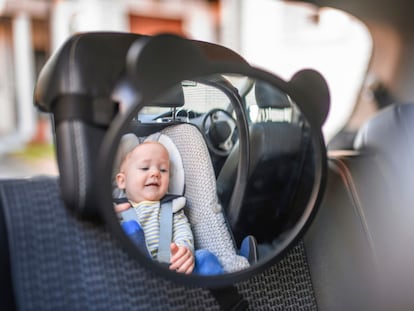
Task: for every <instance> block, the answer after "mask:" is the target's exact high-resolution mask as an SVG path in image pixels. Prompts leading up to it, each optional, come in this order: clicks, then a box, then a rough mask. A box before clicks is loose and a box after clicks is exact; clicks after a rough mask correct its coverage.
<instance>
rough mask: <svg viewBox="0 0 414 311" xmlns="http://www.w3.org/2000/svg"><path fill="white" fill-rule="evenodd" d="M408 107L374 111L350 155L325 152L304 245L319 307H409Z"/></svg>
mask: <svg viewBox="0 0 414 311" xmlns="http://www.w3.org/2000/svg"><path fill="white" fill-rule="evenodd" d="M412 133H414V105H412V104H406V105H393V106H390V107H387V108H385V109H384V110H382V111H380V112H379V113H378V114H377V115H376V116H374V117H373V118H372V119H371V120H369V121H368V122H367V123H366V124H365V125H364V126H363V127H362V128H361V129H360V130H359V132H358V134H357V138H356V141H355V143H354V148H355V149H354V150H353V151H349V150H347V151H340V150H338V151H331V153H330V163H329V165H330V170H329V175H328V183H327V190H326V192H325V193H326V195H325V198H324V200H323V204H322V205H321V207H320V210H319V213H318V214H317V216H316V218H315V221H314V224H313V226H311V228H310V229H309V231H308V232H307V234H306V236H305V239H304V241H305V245H306V249H307V254H308V258H309V263H310V269H311V274H312V275H313V281H314V286H315V293H316V296H317V300H318V305H319V307H320V309H321V310H412V309H413V306H414V299H413V297H414V295H413V293H414V291H413V288H414V274H413V271H414V264H413V263H414V251H413V248H412V247H411V246H410V245H412V244H413V243H414V232H413V230H412V219H413V216H414V214H413V213H414V209H413V208H412V207H413V206H412V202H413V201H414V193H413V191H412V185H413V184H414V177H413V176H414V175H413V174H412V170H410V169H409V168H410V166H411V165H410V163H411V162H412V159H413V156H414V143H413V139H412Z"/></svg>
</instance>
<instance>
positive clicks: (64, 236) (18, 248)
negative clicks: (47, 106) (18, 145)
mask: <svg viewBox="0 0 414 311" xmlns="http://www.w3.org/2000/svg"><path fill="white" fill-rule="evenodd" d="M0 190H1V207H2V209H3V212H4V214H5V220H6V227H7V233H8V241H9V248H10V258H11V275H12V280H13V289H14V296H15V300H16V304H17V307H18V309H19V310H200V309H203V310H219V306H218V304H217V302H216V301H215V299H214V298H213V296H212V295H211V294H210V292H209V291H208V290H207V289H201V288H193V287H184V286H179V285H177V284H174V283H172V282H170V281H167V280H165V279H163V278H161V277H159V276H158V275H155V274H154V273H152V272H150V271H147V270H145V269H144V268H143V267H142V266H140V264H139V263H138V262H136V261H135V260H133V259H132V258H131V257H130V256H129V254H128V253H127V252H126V251H124V249H123V248H122V247H121V245H120V243H119V242H118V240H117V239H115V238H114V237H113V236H111V234H110V233H109V232H108V230H107V229H106V228H105V227H103V226H99V225H96V224H93V223H90V222H87V221H83V220H79V219H77V218H76V217H75V216H74V215H73V214H72V213H71V212H70V211H68V210H67V209H66V208H65V206H64V204H63V201H62V198H61V195H60V188H59V185H58V180H57V179H56V178H49V177H42V178H40V177H39V178H33V179H24V180H14V181H7V182H2V183H0ZM236 285H237V288H238V289H239V291H240V293H241V295H242V296H243V297H244V298H245V299H246V300H247V301H248V302H249V305H250V308H251V309H252V310H316V309H317V306H316V301H315V298H314V295H313V287H312V282H311V277H310V274H309V270H308V266H307V262H306V254H305V252H304V247H303V243H299V244H298V245H297V246H295V247H294V248H292V249H291V250H290V252H289V253H288V254H287V255H286V257H285V258H284V259H283V260H281V261H280V262H279V263H278V264H277V265H274V266H273V267H271V268H270V269H268V270H267V271H265V272H264V273H262V274H260V275H258V276H256V277H254V278H252V279H250V280H248V281H246V282H243V283H239V284H236Z"/></svg>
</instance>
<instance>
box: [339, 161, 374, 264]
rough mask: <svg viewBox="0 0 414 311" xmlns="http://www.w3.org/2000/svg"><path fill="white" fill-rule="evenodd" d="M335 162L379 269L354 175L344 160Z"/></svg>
mask: <svg viewBox="0 0 414 311" xmlns="http://www.w3.org/2000/svg"><path fill="white" fill-rule="evenodd" d="M332 160H333V161H334V162H336V164H337V167H338V169H339V174H340V176H341V178H342V180H343V182H344V185H345V187H346V188H347V190H348V193H349V194H350V195H351V199H352V203H353V204H352V205H353V207H354V209H355V211H356V212H357V214H358V216H359V219H360V221H361V225H362V228H363V230H364V233H365V237H366V239H367V242H368V245H369V247H370V249H371V252H372V256H373V259H374V264H375V268H376V269H379V262H378V257H377V254H376V251H375V246H374V244H375V243H374V240H373V238H372V235H371V232H370V230H369V226H368V221H367V219H366V216H365V213H364V211H363V209H362V204H361V200H360V198H359V195H358V191H357V188H356V185H355V182H354V179H353V177H352V174H351V172H350V170H349V168H348V166H347V165H346V163H345V162H344V161H343V160H342V159H332Z"/></svg>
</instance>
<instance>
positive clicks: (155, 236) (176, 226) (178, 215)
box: [132, 201, 194, 259]
mask: <svg viewBox="0 0 414 311" xmlns="http://www.w3.org/2000/svg"><path fill="white" fill-rule="evenodd" d="M132 206H133V207H134V209H135V211H136V213H137V215H138V221H139V224H140V225H141V227H142V230H144V235H145V241H146V243H147V248H148V251H149V252H150V254H151V256H152V258H154V259H157V253H158V245H159V238H160V211H161V208H160V201H142V202H140V203H135V204H132ZM172 240H173V242H175V243H176V244H177V245H178V246H185V247H187V248H188V249H190V250H191V252H192V253H194V238H193V233H192V231H191V225H190V223H189V222H188V219H187V217H186V216H185V214H184V209H183V208H180V209H179V210H177V211H176V212H174V213H173V234H172Z"/></svg>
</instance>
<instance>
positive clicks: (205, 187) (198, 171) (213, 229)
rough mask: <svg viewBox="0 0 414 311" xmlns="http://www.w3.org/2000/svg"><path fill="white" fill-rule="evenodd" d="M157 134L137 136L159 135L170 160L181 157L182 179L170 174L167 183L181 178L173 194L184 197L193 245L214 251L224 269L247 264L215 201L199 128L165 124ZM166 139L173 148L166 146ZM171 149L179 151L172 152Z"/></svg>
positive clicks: (211, 170) (208, 163)
mask: <svg viewBox="0 0 414 311" xmlns="http://www.w3.org/2000/svg"><path fill="white" fill-rule="evenodd" d="M136 134H138V135H139V133H136ZM156 134H164V135H165V136H166V138H164V139H163V136H164V135H163V136H160V135H156ZM156 134H154V135H152V137H153V138H151V137H147V138H145V137H140V139H141V140H144V139H150V140H154V139H155V140H156V139H157V138H158V139H160V142H161V143H163V144H164V145H165V146H166V148H167V150H169V153H170V159H171V160H172V159H173V157H176V156H179V157H180V158H181V160H180V161H179V162H180V166H182V167H181V170H183V171H184V172H183V175H184V180H183V181H180V180H179V179H181V178H182V176H179V178H178V179H175V178H174V176H171V177H170V178H171V179H170V185H171V183H175V186H178V188H182V186H181V185H179V184H180V183H181V182H184V188H185V191H184V193H183V192H182V191H180V192H179V193H173V194H178V195H184V196H185V198H186V200H187V204H186V207H185V213H186V215H187V217H188V219H189V221H190V224H191V228H192V231H193V235H194V242H195V249H207V250H209V251H211V252H212V253H214V254H215V255H216V256H217V258H218V259H219V261H220V263H221V264H222V267H223V269H224V271H225V272H234V271H239V270H242V269H245V268H248V267H249V262H248V260H247V259H246V258H245V257H243V256H239V255H238V254H237V250H236V245H235V243H234V241H233V237H232V235H231V234H230V231H229V228H228V226H227V223H226V220H225V218H224V214H223V210H222V207H221V204H220V203H219V201H218V197H217V190H216V179H215V175H214V169H213V165H212V163H211V158H210V155H209V152H208V149H207V146H206V144H205V142H204V139H203V136H202V134H201V133H200V131H199V130H198V129H197V128H196V127H195V126H193V125H191V124H178V125H172V126H168V127H166V128H164V129H163V130H161V131H160V132H157V133H156ZM167 139H168V140H167ZM137 142H138V140H137ZM167 142H170V143H171V144H173V146H175V147H176V148H172V147H173V146H168V144H166V143H167ZM131 149H132V148H131ZM174 149H175V151H176V152H177V153H178V154H174V152H173V151H174ZM171 171H172V170H171ZM176 175H178V172H177V174H176ZM170 190H171V189H170Z"/></svg>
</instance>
